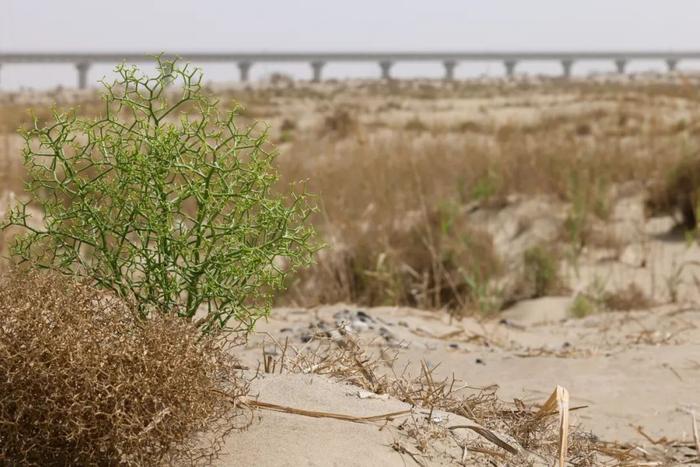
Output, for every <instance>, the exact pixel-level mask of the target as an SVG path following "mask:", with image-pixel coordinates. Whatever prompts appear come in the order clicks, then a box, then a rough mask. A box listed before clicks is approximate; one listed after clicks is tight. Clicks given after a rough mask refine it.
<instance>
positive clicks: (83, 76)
mask: <svg viewBox="0 0 700 467" xmlns="http://www.w3.org/2000/svg"><path fill="white" fill-rule="evenodd" d="M75 68H76V69H77V70H78V89H87V82H88V81H87V79H88V70H89V69H90V63H89V62H80V63H76V64H75Z"/></svg>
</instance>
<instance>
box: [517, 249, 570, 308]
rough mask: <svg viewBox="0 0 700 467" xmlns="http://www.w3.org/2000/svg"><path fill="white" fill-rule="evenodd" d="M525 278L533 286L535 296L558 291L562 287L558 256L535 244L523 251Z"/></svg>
mask: <svg viewBox="0 0 700 467" xmlns="http://www.w3.org/2000/svg"><path fill="white" fill-rule="evenodd" d="M523 264H524V270H525V272H524V276H525V277H524V279H525V281H526V282H527V283H528V284H529V286H530V287H532V295H533V297H543V296H545V295H547V294H549V293H556V292H557V291H558V290H559V289H561V288H562V284H561V282H562V281H561V277H560V274H559V262H558V260H557V258H556V257H555V256H554V255H553V254H552V253H551V252H549V251H547V250H546V249H545V248H544V247H541V246H535V247H532V248H529V249H527V250H526V251H525V252H524V253H523Z"/></svg>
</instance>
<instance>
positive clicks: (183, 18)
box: [0, 0, 700, 89]
mask: <svg viewBox="0 0 700 467" xmlns="http://www.w3.org/2000/svg"><path fill="white" fill-rule="evenodd" d="M699 20H700V1H698V0H663V1H662V0H653V1H652V0H586V1H583V0H579V1H571V0H569V1H565V0H430V1H428V0H423V1H418V0H405V1H398V0H393V1H389V0H354V1H343V2H340V1H332V0H325V1H322V0H306V1H299V0H267V1H261V0H257V1H245V2H244V1H224V0H218V1H214V0H198V1H187V0H167V1H156V0H117V1H115V0H112V1H109V2H108V1H100V0H0V50H2V51H29V50H35V51H39V50H41V51H43V50H46V51H92V50H109V51H120V50H124V51H261V50H294V51H297V50H327V51H334V50H497V49H510V50H534V49H550V50H556V49H656V50H674V49H675V50H678V49H700V33H699V32H698V31H699V26H698V21H699ZM202 65H204V66H205V71H206V73H207V76H208V77H209V78H211V79H214V80H226V79H235V78H236V76H237V70H236V68H235V66H233V64H232V65H225V64H217V65H207V64H202ZM661 66H662V64H654V63H647V64H644V63H641V64H640V63H637V64H635V63H633V64H631V68H632V69H647V68H658V69H661ZM683 66H685V67H700V63H696V64H692V63H686V64H681V67H683ZM521 69H522V70H524V71H531V72H534V71H537V72H540V71H541V72H558V71H559V66H558V65H557V64H550V65H540V64H525V65H523V66H522V67H521ZM589 69H601V70H605V69H612V64H606V63H600V64H585V65H584V64H581V65H580V66H577V69H576V71H577V72H579V73H580V72H584V71H586V70H589ZM109 70H110V67H94V68H93V69H91V73H90V79H91V81H94V80H96V79H98V78H100V77H102V76H103V75H105V74H108V73H109ZM277 70H279V71H284V72H288V73H292V74H295V75H297V76H300V77H303V76H306V75H308V74H309V67H308V65H306V64H299V65H294V64H292V65H283V64H280V65H278V64H269V65H258V66H256V67H254V68H253V77H254V78H255V77H260V76H263V75H265V74H269V73H270V72H272V71H277ZM395 71H396V74H397V75H399V76H401V75H426V76H438V75H440V74H441V73H442V68H441V66H440V64H425V65H416V64H399V65H397V66H396V70H395ZM480 73H487V74H500V73H502V65H501V64H498V63H491V64H489V63H483V64H469V65H466V64H465V65H461V66H460V67H459V68H458V76H459V75H467V74H480ZM324 74H326V75H328V76H345V75H353V76H358V75H361V76H372V75H376V74H378V68H377V65H376V64H367V65H362V64H357V65H342V64H337V65H334V64H330V65H329V66H328V67H327V69H326V70H324ZM74 83H75V73H74V70H73V67H72V66H69V65H66V66H50V67H48V66H45V65H35V66H18V65H6V66H4V67H3V68H2V70H0V86H1V87H2V88H5V89H7V88H15V87H18V86H20V85H27V86H35V87H44V86H47V85H55V84H63V85H73V84H74Z"/></svg>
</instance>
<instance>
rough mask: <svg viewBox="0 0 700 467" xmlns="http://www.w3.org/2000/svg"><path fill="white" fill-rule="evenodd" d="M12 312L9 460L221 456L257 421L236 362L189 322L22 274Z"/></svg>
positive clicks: (1, 388) (1, 382) (3, 399)
mask: <svg viewBox="0 0 700 467" xmlns="http://www.w3.org/2000/svg"><path fill="white" fill-rule="evenodd" d="M0 313H2V316H3V322H2V325H0V464H3V465H20V464H21V465H158V464H159V463H162V462H176V461H184V462H187V463H193V464H200V463H209V462H210V461H211V459H213V458H214V457H216V455H217V452H218V450H219V449H220V442H221V440H222V439H223V436H224V435H225V434H226V433H228V432H230V431H232V430H234V429H236V428H243V427H245V426H246V424H247V418H248V415H249V414H248V413H247V412H245V411H242V410H241V409H240V407H237V404H238V402H239V401H241V399H242V397H243V396H244V395H245V394H246V392H247V386H246V384H244V383H243V382H242V381H241V380H240V379H239V378H238V377H237V374H236V362H235V360H234V359H233V358H232V357H231V356H230V355H229V354H228V353H227V352H226V350H225V349H224V348H223V347H222V344H221V343H220V342H219V341H217V340H215V339H214V338H209V337H204V338H201V335H200V333H199V331H198V330H197V329H196V328H194V327H193V326H191V325H190V324H189V323H188V322H186V321H185V320H182V319H178V318H176V317H173V318H166V317H161V316H158V317H153V318H152V319H148V320H146V321H143V320H140V319H139V318H137V317H136V315H135V313H134V312H133V311H132V310H131V309H130V308H129V307H128V306H126V305H125V304H124V303H122V302H118V301H117V300H115V299H112V298H110V297H108V296H105V295H103V294H101V293H100V292H98V291H96V290H93V289H91V288H89V287H85V286H82V285H79V284H76V283H74V282H72V281H70V280H68V279H65V278H62V277H56V276H55V275H52V274H45V273H36V272H31V273H27V272H17V271H15V272H13V273H10V274H8V275H5V276H4V277H2V278H1V279H0ZM232 401H233V404H232Z"/></svg>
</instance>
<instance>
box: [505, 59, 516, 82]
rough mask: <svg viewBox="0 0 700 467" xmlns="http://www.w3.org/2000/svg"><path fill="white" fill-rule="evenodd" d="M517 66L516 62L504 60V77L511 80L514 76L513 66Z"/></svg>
mask: <svg viewBox="0 0 700 467" xmlns="http://www.w3.org/2000/svg"><path fill="white" fill-rule="evenodd" d="M517 64H518V62H517V61H516V60H506V61H505V62H503V65H504V66H505V67H506V76H507V77H508V78H512V77H513V76H515V66H516V65H517Z"/></svg>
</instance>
